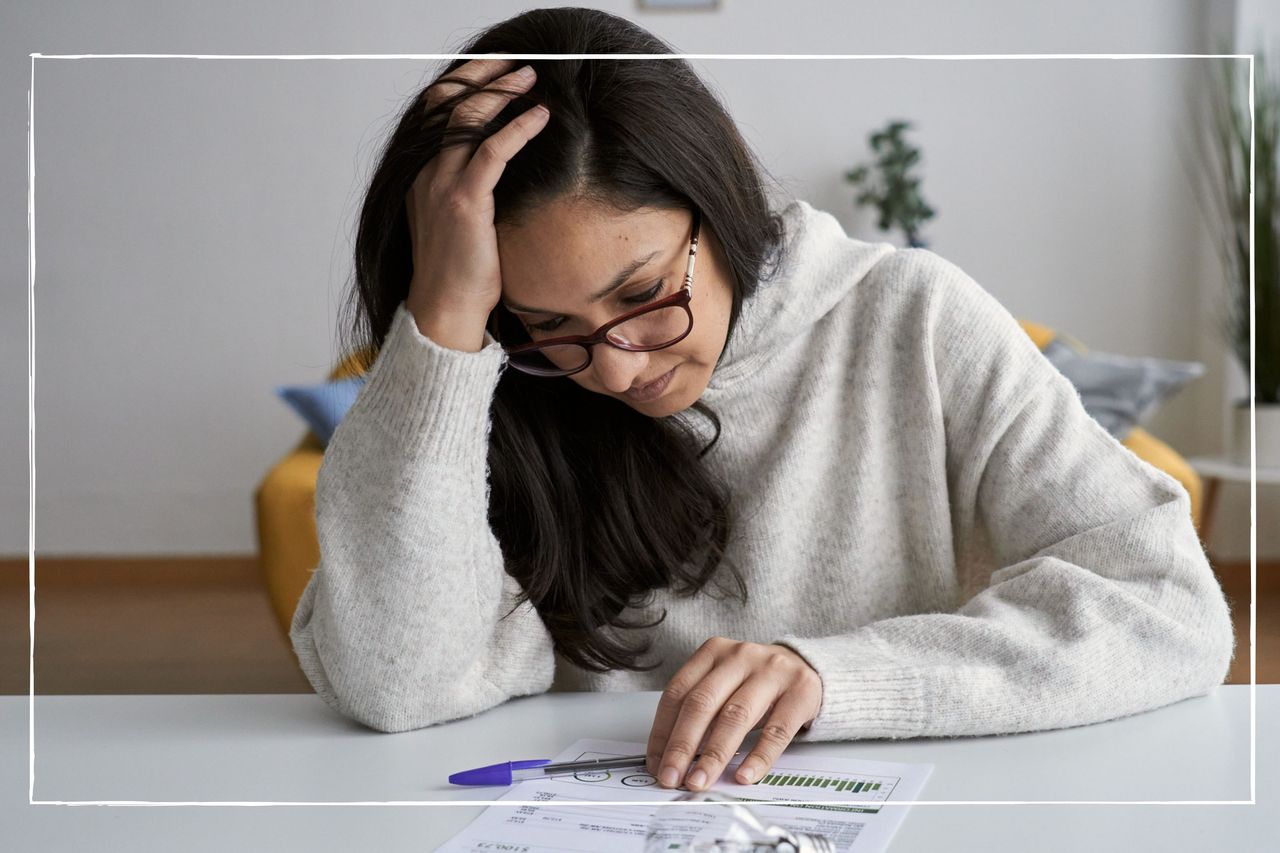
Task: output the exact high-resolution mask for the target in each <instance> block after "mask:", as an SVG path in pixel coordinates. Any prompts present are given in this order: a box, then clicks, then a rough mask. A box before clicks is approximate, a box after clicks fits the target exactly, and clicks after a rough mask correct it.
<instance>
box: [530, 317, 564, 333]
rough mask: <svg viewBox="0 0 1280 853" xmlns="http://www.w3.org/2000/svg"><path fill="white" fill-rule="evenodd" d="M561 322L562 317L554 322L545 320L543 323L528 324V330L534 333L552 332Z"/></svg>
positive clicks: (562, 320)
mask: <svg viewBox="0 0 1280 853" xmlns="http://www.w3.org/2000/svg"><path fill="white" fill-rule="evenodd" d="M563 322H564V318H563V317H557V318H556V319H554V320H547V321H546V322H544V323H530V324H529V328H530V329H531V330H533V331H535V332H554V331H555V330H556V329H557V328H558V327H559V326H560V324H561V323H563Z"/></svg>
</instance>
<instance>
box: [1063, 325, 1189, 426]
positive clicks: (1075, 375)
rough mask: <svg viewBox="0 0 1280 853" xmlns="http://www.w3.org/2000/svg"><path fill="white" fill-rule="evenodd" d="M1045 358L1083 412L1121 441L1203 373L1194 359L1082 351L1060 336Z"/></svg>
mask: <svg viewBox="0 0 1280 853" xmlns="http://www.w3.org/2000/svg"><path fill="white" fill-rule="evenodd" d="M1044 355H1045V358H1047V359H1049V361H1050V363H1052V364H1053V366H1054V367H1056V368H1058V370H1059V371H1060V372H1061V373H1062V374H1063V375H1064V376H1066V377H1067V378H1068V379H1070V380H1071V384H1072V385H1074V386H1075V387H1076V391H1077V392H1079V394H1080V400H1081V402H1083V403H1084V408H1085V411H1087V412H1088V413H1089V414H1090V415H1092V416H1093V418H1094V419H1095V420H1096V421H1097V422H1098V423H1100V424H1102V426H1103V427H1105V428H1106V430H1107V432H1109V433H1111V434H1112V435H1113V436H1115V437H1116V438H1117V439H1119V440H1121V441H1123V440H1124V438H1125V436H1127V435H1128V434H1129V431H1130V430H1132V429H1133V428H1134V427H1135V426H1137V425H1138V424H1140V423H1142V422H1143V421H1145V420H1146V419H1147V418H1149V417H1151V415H1152V414H1154V413H1155V410H1156V409H1157V408H1158V407H1159V405H1160V404H1161V403H1163V402H1164V401H1165V400H1167V399H1169V398H1170V397H1172V396H1173V395H1174V394H1176V393H1178V391H1180V390H1181V389H1182V388H1183V387H1184V386H1186V385H1187V383H1189V382H1190V381H1191V380H1192V379H1195V378H1196V377H1197V376H1200V375H1201V374H1203V373H1204V365H1203V364H1201V363H1200V362H1198V361H1168V360H1167V359H1162V358H1131V357H1129V356H1123V355H1112V354H1111V353H1105V352H1094V351H1092V350H1090V351H1089V352H1083V351H1081V349H1078V348H1076V347H1072V346H1071V345H1069V344H1067V343H1065V342H1064V341H1063V340H1062V338H1061V336H1059V337H1058V338H1055V339H1053V340H1052V341H1050V342H1049V345H1048V346H1046V347H1045V348H1044Z"/></svg>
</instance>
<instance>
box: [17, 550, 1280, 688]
mask: <svg viewBox="0 0 1280 853" xmlns="http://www.w3.org/2000/svg"><path fill="white" fill-rule="evenodd" d="M27 571H28V569H27V561H26V560H4V561H0V694H25V693H27V692H28V666H29V663H28V662H29V657H30V654H29V652H30V635H29V632H28V622H29V612H28V607H27V602H28V594H29V593H28V586H29V585H28V576H27ZM1217 572H1218V577H1219V579H1220V580H1221V582H1222V585H1223V589H1224V590H1225V592H1226V594H1227V597H1228V600H1230V601H1231V602H1232V609H1233V613H1234V617H1235V623H1236V637H1237V647H1236V657H1235V661H1234V662H1233V664H1232V668H1231V673H1230V676H1229V677H1228V681H1227V683H1229V684H1247V683H1248V682H1249V646H1248V641H1249V630H1248V624H1249V623H1248V620H1249V566H1248V565H1243V566H1241V565H1230V566H1221V567H1219V568H1218V569H1217ZM1258 593H1259V596H1258V608H1257V613H1258V683H1260V684H1275V683H1280V563H1270V564H1260V565H1259V566H1258ZM36 617H37V621H36V649H35V674H36V675H35V678H36V693H38V694H42V695H44V694H48V695H53V694H89V693H93V694H102V693H306V692H310V690H311V686H310V684H308V683H307V680H306V678H305V677H304V676H303V675H302V673H301V671H300V670H299V669H298V666H297V661H296V660H295V659H294V656H293V651H292V650H291V648H290V647H289V643H288V640H287V638H286V637H285V636H284V633H283V632H282V631H281V630H280V628H279V626H278V625H277V624H276V621H275V619H274V617H273V615H272V612H271V609H270V605H269V604H268V603H267V596H266V591H265V589H264V587H263V584H262V579H261V575H260V574H259V571H258V566H257V561H256V559H255V558H254V557H244V558H219V559H206V558H202V559H191V558H174V559H162V560H156V559H148V560H103V559H93V560H62V559H51V558H41V559H38V560H37V561H36Z"/></svg>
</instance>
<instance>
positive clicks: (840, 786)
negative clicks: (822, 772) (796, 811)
mask: <svg viewBox="0 0 1280 853" xmlns="http://www.w3.org/2000/svg"><path fill="white" fill-rule="evenodd" d="M755 784H757V785H777V786H778V787H790V788H830V789H831V790H834V791H840V792H841V793H843V792H845V791H849V792H851V793H854V794H859V793H862V792H863V791H878V790H880V783H879V782H869V781H866V780H861V779H833V778H831V777H829V776H796V775H794V774H789V773H769V774H767V775H766V776H765V777H764V778H763V779H760V780H759V781H757V782H756V783H755Z"/></svg>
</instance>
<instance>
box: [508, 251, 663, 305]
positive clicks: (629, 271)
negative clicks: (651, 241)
mask: <svg viewBox="0 0 1280 853" xmlns="http://www.w3.org/2000/svg"><path fill="white" fill-rule="evenodd" d="M660 251H661V250H660V249H654V250H653V251H652V252H650V253H649V254H647V255H645V256H644V257H643V258H636V259H635V260H634V261H632V262H631V263H629V264H627V265H626V266H625V267H623V268H622V269H620V270H619V271H618V274H617V275H615V276H614V277H613V280H612V281H610V282H609V284H608V286H606V287H605V288H604V289H603V290H601V291H599V292H598V293H595V294H593V295H592V297H591V298H590V299H588V300H587V301H588V302H589V303H592V304H594V303H596V302H599V301H600V300H601V299H604V298H605V297H606V296H608V295H609V294H610V293H613V292H614V291H615V290H617V289H618V288H619V287H622V285H624V284H626V283H627V279H629V278H631V276H633V275H635V274H636V270H638V269H640V268H641V267H642V266H644V265H645V264H647V263H649V261H651V260H653V259H654V258H655V257H656V256H657V255H658V253H659V252H660ZM503 305H505V306H506V308H507V310H508V311H514V312H515V313H517V314H558V313H560V312H559V311H548V310H547V309H545V308H529V307H528V306H525V305H518V304H516V303H514V302H509V301H507V300H503Z"/></svg>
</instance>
